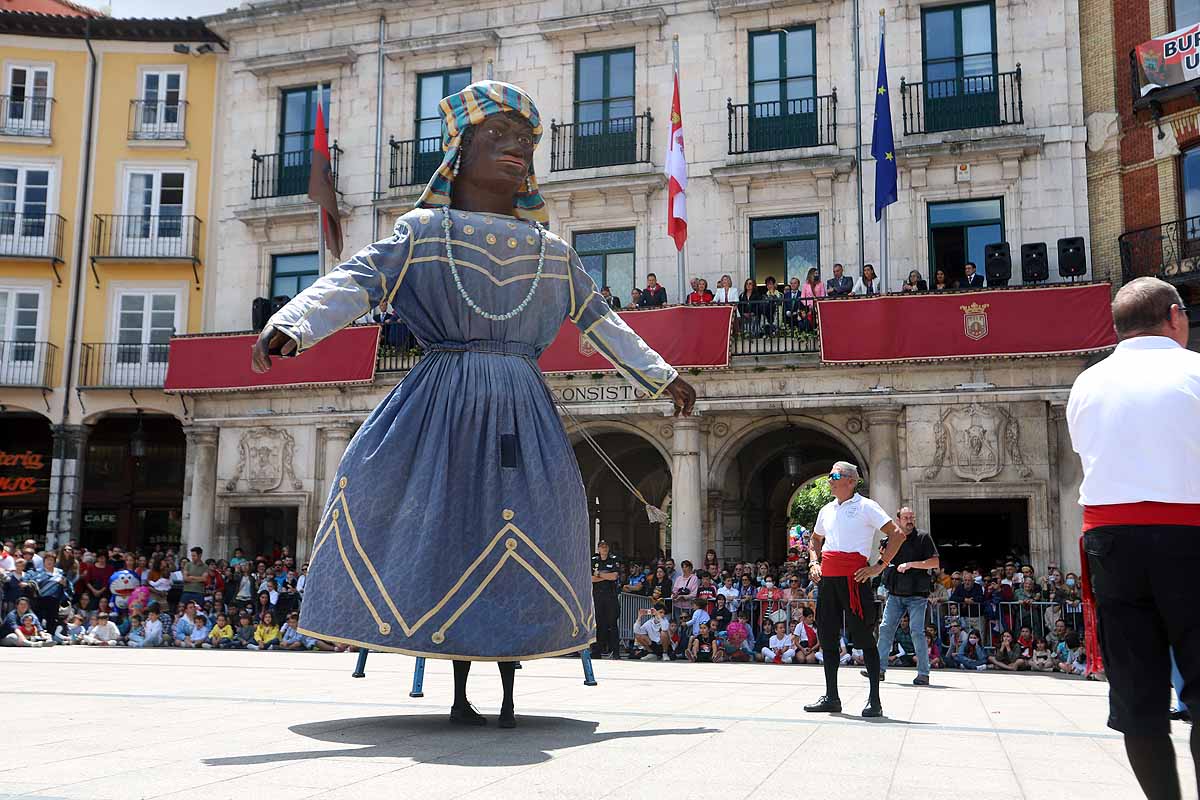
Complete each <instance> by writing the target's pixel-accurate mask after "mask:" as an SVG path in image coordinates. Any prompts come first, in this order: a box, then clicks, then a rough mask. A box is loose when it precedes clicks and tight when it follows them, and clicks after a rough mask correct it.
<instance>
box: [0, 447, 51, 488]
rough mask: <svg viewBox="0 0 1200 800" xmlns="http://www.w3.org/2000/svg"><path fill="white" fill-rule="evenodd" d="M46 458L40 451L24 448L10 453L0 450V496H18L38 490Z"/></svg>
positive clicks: (44, 469)
mask: <svg viewBox="0 0 1200 800" xmlns="http://www.w3.org/2000/svg"><path fill="white" fill-rule="evenodd" d="M46 466H47V464H46V458H45V457H44V456H43V455H42V454H41V453H35V452H33V451H32V450H26V451H25V452H24V453H10V452H8V451H6V450H0V497H20V496H22V495H28V494H34V493H36V492H37V491H38V481H40V480H42V479H43V478H44V477H45V476H44V475H43V473H44V472H45V471H46Z"/></svg>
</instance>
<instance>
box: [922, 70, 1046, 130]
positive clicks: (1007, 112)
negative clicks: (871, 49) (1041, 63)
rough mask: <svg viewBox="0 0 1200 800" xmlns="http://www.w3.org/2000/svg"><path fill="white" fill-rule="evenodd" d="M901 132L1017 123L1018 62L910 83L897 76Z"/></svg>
mask: <svg viewBox="0 0 1200 800" xmlns="http://www.w3.org/2000/svg"><path fill="white" fill-rule="evenodd" d="M900 101H901V115H902V117H903V120H904V135H905V136H911V135H914V134H921V133H940V132H943V131H956V130H970V129H972V128H989V127H994V126H997V125H1020V124H1023V123H1024V122H1025V108H1024V103H1023V101H1022V98H1021V65H1020V64H1017V68H1016V69H1015V70H1013V71H1012V72H1001V73H997V74H994V75H968V76H964V77H960V78H947V79H945V80H927V81H922V82H921V83H909V82H908V81H906V80H905V79H904V78H901V79H900Z"/></svg>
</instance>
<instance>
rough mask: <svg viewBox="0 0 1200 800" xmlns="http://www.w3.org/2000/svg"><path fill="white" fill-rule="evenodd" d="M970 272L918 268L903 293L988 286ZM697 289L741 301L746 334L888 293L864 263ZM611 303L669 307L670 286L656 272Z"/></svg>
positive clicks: (798, 327) (696, 300)
mask: <svg viewBox="0 0 1200 800" xmlns="http://www.w3.org/2000/svg"><path fill="white" fill-rule="evenodd" d="M963 272H964V276H963V277H962V278H961V279H960V280H958V281H953V282H952V281H950V280H948V279H947V278H946V273H945V271H944V270H941V269H939V270H937V271H935V272H934V277H933V285H932V286H930V285H929V282H928V281H926V280H925V279H924V278H922V277H921V273H920V272H918V271H917V270H915V269H914V270H912V271H911V272H909V273H908V277H906V278H905V280H904V283H903V284H901V286H900V292H901V293H910V292H912V293H917V292H948V291H951V290H956V289H982V288H984V287H985V285H986V284H985V282H984V279H983V275H981V274H979V272H978V270H977V269H976V267H975V264H973V263H971V262H970V261H968V262H967V263H966V264H965V265H964V266H963ZM691 288H692V291H691V293H689V294H688V296H687V299H686V300H685V301H684V302H685V304H686V305H712V304H716V305H722V304H724V305H735V304H736V305H737V307H738V308H737V315H736V316H735V321H736V324H737V330H738V331H739V332H742V333H751V334H760V335H777V334H778V333H780V332H781V331H784V330H785V329H791V330H792V331H793V332H800V333H804V332H808V331H812V330H815V329H816V320H815V314H814V302H815V300H816V299H817V298H823V297H851V296H857V297H872V296H875V295H882V294H886V291H885V289H884V287H883V282H882V281H881V280H880V279H879V276H878V275H877V274H876V272H875V267H874V265H872V264H864V265H863V269H862V275H860V276H859V277H857V278H852V277H850V276H849V275H846V274H845V268H844V267H843V266H842V265H841V264H834V265H833V277H832V278H830V279H829V280H827V281H822V280H821V277H820V271H819V270H818V269H817V268H816V267H812V268H810V269H809V270H808V273H807V274H806V275H805V276H804V280H800V278H798V277H792V279H791V280H790V281H788V284H787V285H786V286H780V284H779V282H778V281H777V280H776V279H775V276H773V275H768V276H767V278H766V280H765V281H764V282H763V285H762V286H760V285H759V284H758V283H757V282H756V281H755V280H754V279H753V278H747V279H746V280H745V282H744V283H743V284H742V289H741V291H740V292H739V291H738V290H737V289H735V288H734V286H733V279H732V278H731V277H730V276H729V275H728V274H725V275H722V276H721V277H720V279H719V280H718V281H717V286H716V288H715V289H710V288H709V287H708V280H707V279H705V278H692V279H691ZM600 293H601V294H602V295H603V296H604V299H605V301H606V302H607V303H608V304H609V305H610V306H611V307H612V308H614V309H616V310H618V311H622V310H625V311H631V310H636V309H647V308H660V307H662V306H665V305H667V302H668V301H667V290H666V287H664V286H663V285H662V284H661V283H659V282H658V277H657V276H656V275H655V274H654V273H653V272H651V273H650V274H649V275H647V277H646V287H645V288H644V289H636V288H635V289H633V290H632V291H631V292H630V298H629V303H628V304H623V303H622V302H621V299H620V298H619V297H617V296H616V295H614V294H613V293H612V290H611V288H610V287H608V286H605V287H603V288H602V289H601V290H600Z"/></svg>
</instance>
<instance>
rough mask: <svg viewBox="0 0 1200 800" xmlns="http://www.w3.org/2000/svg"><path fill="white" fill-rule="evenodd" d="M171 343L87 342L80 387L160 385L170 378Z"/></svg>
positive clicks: (82, 360)
mask: <svg viewBox="0 0 1200 800" xmlns="http://www.w3.org/2000/svg"><path fill="white" fill-rule="evenodd" d="M169 348H170V345H169V343H168V342H165V341H163V342H84V343H83V346H82V348H81V352H80V361H79V387H80V388H81V389H103V388H121V389H125V388H129V389H137V388H143V389H146V388H157V387H161V386H162V385H163V381H164V380H165V379H166V377H167V351H168V349H169Z"/></svg>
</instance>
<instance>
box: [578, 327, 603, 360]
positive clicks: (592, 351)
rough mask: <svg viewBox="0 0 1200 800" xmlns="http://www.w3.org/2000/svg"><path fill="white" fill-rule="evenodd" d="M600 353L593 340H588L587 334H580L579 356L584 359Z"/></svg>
mask: <svg viewBox="0 0 1200 800" xmlns="http://www.w3.org/2000/svg"><path fill="white" fill-rule="evenodd" d="M598 352H599V351H598V350H597V349H596V345H594V344H592V340H591V339H589V338H587V334H585V333H582V332H580V334H579V355H581V356H583V357H584V358H591V357H592V356H594V355H596V353H598Z"/></svg>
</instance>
